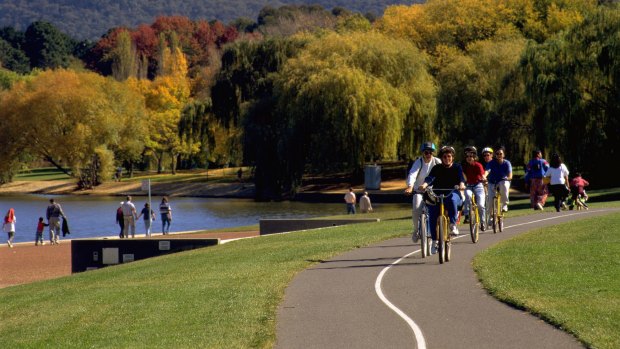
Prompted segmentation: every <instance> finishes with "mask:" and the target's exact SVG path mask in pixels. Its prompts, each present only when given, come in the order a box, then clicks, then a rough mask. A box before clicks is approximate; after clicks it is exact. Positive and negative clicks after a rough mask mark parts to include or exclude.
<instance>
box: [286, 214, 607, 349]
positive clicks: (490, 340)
mask: <svg viewBox="0 0 620 349" xmlns="http://www.w3.org/2000/svg"><path fill="white" fill-rule="evenodd" d="M550 211H551V210H550ZM612 212H618V210H616V209H598V210H593V209H591V210H589V211H564V212H559V213H556V212H544V213H541V214H536V215H530V216H523V217H517V218H508V219H507V220H506V222H505V229H504V232H502V233H497V234H493V232H492V231H489V230H487V231H485V232H481V234H480V240H479V242H478V243H477V244H473V243H472V242H471V239H470V237H469V228H468V226H466V225H460V226H459V230H460V232H461V234H465V233H466V234H467V235H464V236H462V237H460V238H458V239H456V240H454V241H453V243H452V247H453V250H452V260H451V261H450V262H448V263H445V264H443V265H440V264H439V261H438V258H437V256H436V255H433V256H431V257H427V258H424V259H423V258H421V256H420V254H419V252H418V253H414V254H413V255H410V256H409V257H407V258H404V259H402V260H400V261H399V262H398V263H396V264H393V263H395V262H396V261H398V260H399V259H401V258H402V257H403V256H406V255H407V254H410V253H412V252H413V251H416V250H419V247H418V245H414V244H413V243H412V241H411V238H410V237H407V238H397V239H392V240H388V241H384V242H382V243H379V244H376V245H373V246H369V247H365V248H360V249H356V250H353V251H350V252H347V253H344V254H342V255H339V256H337V257H335V258H333V259H331V260H327V261H323V262H321V263H319V264H317V265H315V266H313V267H311V268H309V269H307V270H305V271H303V272H301V273H300V274H298V275H297V276H296V277H295V279H294V280H293V282H292V283H291V284H290V285H289V287H288V288H287V290H286V292H285V297H284V301H283V302H282V304H281V305H280V306H279V308H278V313H277V318H276V322H277V326H276V344H275V347H276V348H282V349H293V348H305V349H308V348H424V347H427V348H567V349H568V348H583V346H582V345H581V344H580V343H579V342H578V341H577V340H576V339H575V338H574V337H572V336H571V335H569V334H566V333H564V332H563V331H561V330H558V329H556V328H555V327H553V326H551V325H548V324H547V323H545V322H544V321H542V320H540V319H538V318H536V317H534V316H532V315H530V314H528V313H527V312H524V311H521V310H518V309H515V308H513V307H510V306H508V305H506V304H504V303H501V302H499V301H497V300H495V299H494V298H493V297H491V296H489V295H488V294H487V293H486V291H484V290H483V289H482V287H481V285H480V283H479V282H478V279H477V277H476V274H475V273H474V271H473V269H472V267H471V261H472V259H473V257H474V256H475V255H476V254H477V253H478V252H480V251H481V250H483V249H485V248H487V247H489V246H491V245H494V244H496V243H497V242H499V241H501V240H505V239H509V238H511V237H514V236H515V235H517V234H519V233H523V232H525V231H529V230H532V229H537V228H541V227H546V226H551V225H556V224H560V223H565V222H569V221H572V220H575V219H580V218H589V217H593V216H596V215H600V214H609V213H612ZM541 267H544V266H541ZM386 268H387V269H386ZM382 271H383V272H384V274H383V278H382V280H381V281H380V283H379V282H378V281H377V278H378V276H379V275H380V274H381V273H382ZM375 283H378V288H379V290H380V291H379V292H381V293H383V295H384V296H385V297H386V298H387V300H388V301H389V302H391V303H392V304H393V305H394V306H395V307H396V308H397V311H400V312H402V314H403V315H404V318H403V317H400V316H399V315H397V313H396V312H395V311H394V310H392V309H390V308H389V307H388V306H387V305H386V303H384V302H383V301H382V300H381V299H380V298H379V296H378V294H377V291H376V290H375ZM406 318H408V319H410V321H413V322H414V323H413V324H411V323H410V322H407V321H406V320H405V319H406ZM416 327H417V329H419V332H418V333H417V335H416V333H415V332H414V328H416ZM420 337H423V338H422V340H421V338H420Z"/></svg>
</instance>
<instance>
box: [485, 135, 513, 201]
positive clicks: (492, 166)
mask: <svg viewBox="0 0 620 349" xmlns="http://www.w3.org/2000/svg"><path fill="white" fill-rule="evenodd" d="M505 151H506V148H504V147H503V146H502V147H499V148H497V150H495V159H493V160H492V161H491V162H489V165H488V168H487V169H486V170H487V178H488V180H489V183H490V185H489V199H490V200H491V201H492V200H493V198H495V188H496V187H498V186H499V194H500V196H501V205H502V211H503V212H507V211H508V202H509V197H508V191H509V190H510V181H511V180H512V164H510V161H508V160H506V159H505V158H504V157H505V155H506V152H505Z"/></svg>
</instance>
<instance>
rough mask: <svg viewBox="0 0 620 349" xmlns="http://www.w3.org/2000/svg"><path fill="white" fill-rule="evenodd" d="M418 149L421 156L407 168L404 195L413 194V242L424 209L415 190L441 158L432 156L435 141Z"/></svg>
mask: <svg viewBox="0 0 620 349" xmlns="http://www.w3.org/2000/svg"><path fill="white" fill-rule="evenodd" d="M420 151H422V156H420V157H419V158H417V159H416V160H415V161H414V162H413V164H412V165H411V169H409V174H408V175H407V181H406V184H407V188H406V189H405V194H406V195H411V194H413V199H412V201H411V202H412V210H411V218H412V221H413V233H412V235H411V238H412V239H413V242H414V243H417V242H418V238H419V236H418V221H419V220H420V216H421V215H422V212H423V211H424V206H425V205H424V199H423V197H422V194H424V192H421V191H419V190H417V188H419V187H420V186H421V185H422V183H424V179H425V178H426V176H428V174H429V173H430V172H431V170H432V169H433V167H434V166H436V165H440V164H441V159H439V158H437V157H435V156H433V154H434V153H435V143H432V142H424V143H422V145H421V146H420Z"/></svg>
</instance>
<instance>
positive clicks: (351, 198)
mask: <svg viewBox="0 0 620 349" xmlns="http://www.w3.org/2000/svg"><path fill="white" fill-rule="evenodd" d="M344 202H346V203H347V214H355V204H356V203H357V197H356V196H355V193H354V192H353V188H351V187H349V192H348V193H346V194H344Z"/></svg>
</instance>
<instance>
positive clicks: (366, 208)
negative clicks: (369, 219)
mask: <svg viewBox="0 0 620 349" xmlns="http://www.w3.org/2000/svg"><path fill="white" fill-rule="evenodd" d="M360 211H362V213H370V212H372V204H371V203H370V197H368V192H367V191H365V192H364V195H363V196H362V197H361V198H360Z"/></svg>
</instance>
